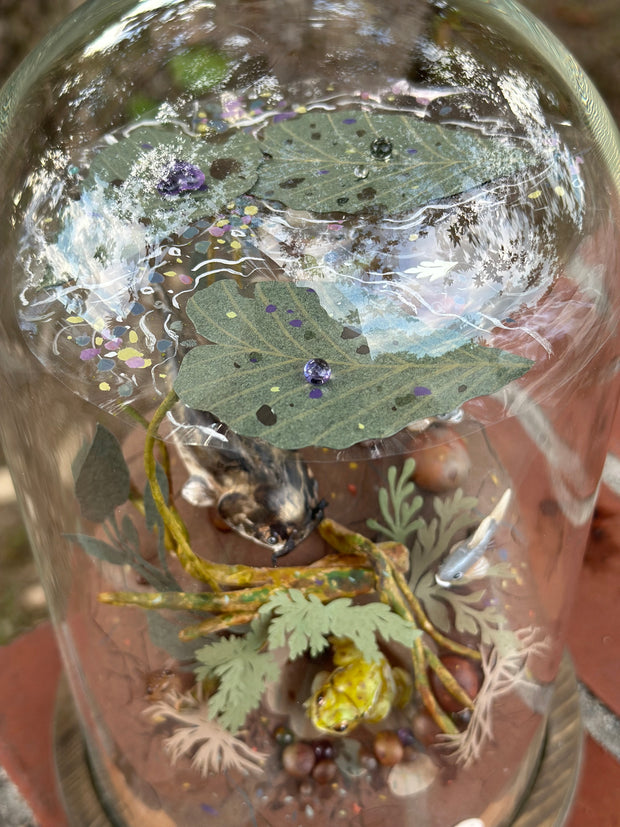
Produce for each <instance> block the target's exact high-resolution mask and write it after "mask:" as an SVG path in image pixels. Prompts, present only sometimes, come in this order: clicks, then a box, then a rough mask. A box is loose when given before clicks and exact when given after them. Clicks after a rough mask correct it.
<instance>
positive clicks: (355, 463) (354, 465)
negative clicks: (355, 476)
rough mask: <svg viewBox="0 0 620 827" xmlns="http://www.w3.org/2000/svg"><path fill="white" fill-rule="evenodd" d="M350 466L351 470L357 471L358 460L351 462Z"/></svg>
mask: <svg viewBox="0 0 620 827" xmlns="http://www.w3.org/2000/svg"><path fill="white" fill-rule="evenodd" d="M349 468H350V469H351V471H355V469H356V468H357V462H350V463H349Z"/></svg>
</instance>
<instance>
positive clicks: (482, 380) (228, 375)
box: [174, 280, 531, 485]
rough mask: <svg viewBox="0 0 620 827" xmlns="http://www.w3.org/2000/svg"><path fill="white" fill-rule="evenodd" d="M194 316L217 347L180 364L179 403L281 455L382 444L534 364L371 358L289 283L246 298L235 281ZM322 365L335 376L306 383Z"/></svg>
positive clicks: (460, 355) (196, 299) (479, 353)
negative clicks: (309, 371)
mask: <svg viewBox="0 0 620 827" xmlns="http://www.w3.org/2000/svg"><path fill="white" fill-rule="evenodd" d="M187 313H188V315H189V317H190V318H191V320H192V321H193V323H194V325H195V327H196V330H197V331H198V332H199V333H201V334H202V335H203V336H204V337H205V338H206V339H208V340H210V341H211V342H213V343H214V344H212V345H202V346H199V347H195V348H194V349H193V350H191V351H190V352H189V353H188V354H187V356H186V357H185V358H184V360H183V362H182V363H181V367H180V371H179V375H178V377H177V379H176V382H175V385H174V387H175V390H176V392H177V394H178V395H179V397H180V399H181V401H182V402H183V403H184V404H185V405H187V406H189V407H190V408H195V409H197V410H202V411H210V412H211V413H212V414H214V415H215V416H217V417H218V418H219V419H221V420H222V421H223V422H225V423H226V424H227V425H228V426H229V427H230V428H231V429H232V430H234V431H236V432H237V433H239V434H242V435H243V436H248V437H260V438H262V439H265V440H267V441H268V442H270V443H271V444H273V445H276V446H278V447H280V448H287V449H288V448H302V447H305V446H309V445H316V446H323V447H327V448H347V447H349V446H350V445H353V444H354V443H356V442H359V441H361V440H367V439H382V438H384V437H388V436H391V435H392V434H394V433H396V432H397V431H399V430H401V429H402V428H404V427H405V426H406V425H408V424H409V423H410V422H412V421H413V420H416V419H422V418H424V417H428V416H434V415H437V414H441V413H445V412H446V411H451V410H454V409H455V408H457V407H458V406H459V405H461V404H462V403H463V402H465V401H467V400H468V399H471V398H472V397H475V396H482V395H485V394H490V393H494V392H496V391H498V390H499V389H500V388H502V387H503V386H504V385H506V384H507V383H508V382H510V381H512V380H513V379H516V378H518V377H520V376H521V375H522V374H523V373H525V371H526V370H528V369H529V367H530V365H531V362H529V361H528V360H526V359H523V358H521V357H519V356H514V355H512V354H510V353H506V352H504V351H500V350H496V349H493V348H490V347H483V346H481V345H476V344H473V343H472V344H468V345H464V346H462V347H460V348H458V349H457V350H454V351H450V352H448V353H445V354H443V355H442V356H437V357H430V356H425V357H416V356H415V355H413V354H411V353H408V352H407V353H382V354H380V355H379V356H377V357H376V358H374V359H373V358H372V356H371V355H370V353H368V352H366V351H367V348H364V345H365V343H366V340H365V338H364V337H363V336H358V337H356V338H355V339H347V338H344V339H343V338H342V336H341V334H342V331H343V326H342V325H341V324H340V323H339V322H337V321H336V320H334V319H332V318H331V317H330V316H329V315H328V314H327V312H326V311H325V310H324V309H323V307H322V306H321V304H320V301H319V298H318V296H317V295H316V293H315V292H314V291H313V290H309V289H307V288H304V287H298V286H296V285H294V284H290V283H276V282H261V283H258V284H256V285H255V288H254V297H253V298H245V297H243V296H242V295H241V294H240V293H239V291H238V289H237V286H236V284H235V282H234V281H232V280H221V281H217V282H215V283H214V284H212V285H210V286H209V287H206V288H205V289H203V290H201V291H199V292H198V293H195V294H194V295H193V296H192V297H191V298H190V300H189V301H188V304H187ZM317 358H318V359H323V360H325V361H326V362H328V364H329V365H330V366H331V369H332V376H331V378H330V379H329V381H328V382H326V383H325V384H323V385H322V386H321V387H317V386H313V385H311V384H309V383H308V382H307V381H306V380H305V378H304V365H305V364H306V363H307V362H308V361H309V360H310V359H317ZM405 485H406V483H405Z"/></svg>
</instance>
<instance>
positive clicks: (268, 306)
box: [265, 304, 278, 313]
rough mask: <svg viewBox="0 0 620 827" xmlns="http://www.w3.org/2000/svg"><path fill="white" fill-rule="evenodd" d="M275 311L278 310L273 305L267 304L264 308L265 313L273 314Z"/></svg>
mask: <svg viewBox="0 0 620 827" xmlns="http://www.w3.org/2000/svg"><path fill="white" fill-rule="evenodd" d="M277 309H278V308H277V307H276V306H275V304H268V305H267V307H266V308H265V313H275V312H276V310H277Z"/></svg>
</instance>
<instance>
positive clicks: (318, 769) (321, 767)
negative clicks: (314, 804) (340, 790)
mask: <svg viewBox="0 0 620 827" xmlns="http://www.w3.org/2000/svg"><path fill="white" fill-rule="evenodd" d="M337 774H338V767H337V765H336V762H335V761H332V760H331V759H328V758H325V759H323V760H322V761H319V762H318V763H317V764H315V766H314V769H313V770H312V777H313V778H314V780H315V781H316V783H317V784H331V782H332V781H333V780H334V778H335V777H336V775H337Z"/></svg>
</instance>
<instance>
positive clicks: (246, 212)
mask: <svg viewBox="0 0 620 827" xmlns="http://www.w3.org/2000/svg"><path fill="white" fill-rule="evenodd" d="M257 212H258V207H252V206H250V207H246V208H245V209H244V211H243V213H244V215H256V213H257Z"/></svg>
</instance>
